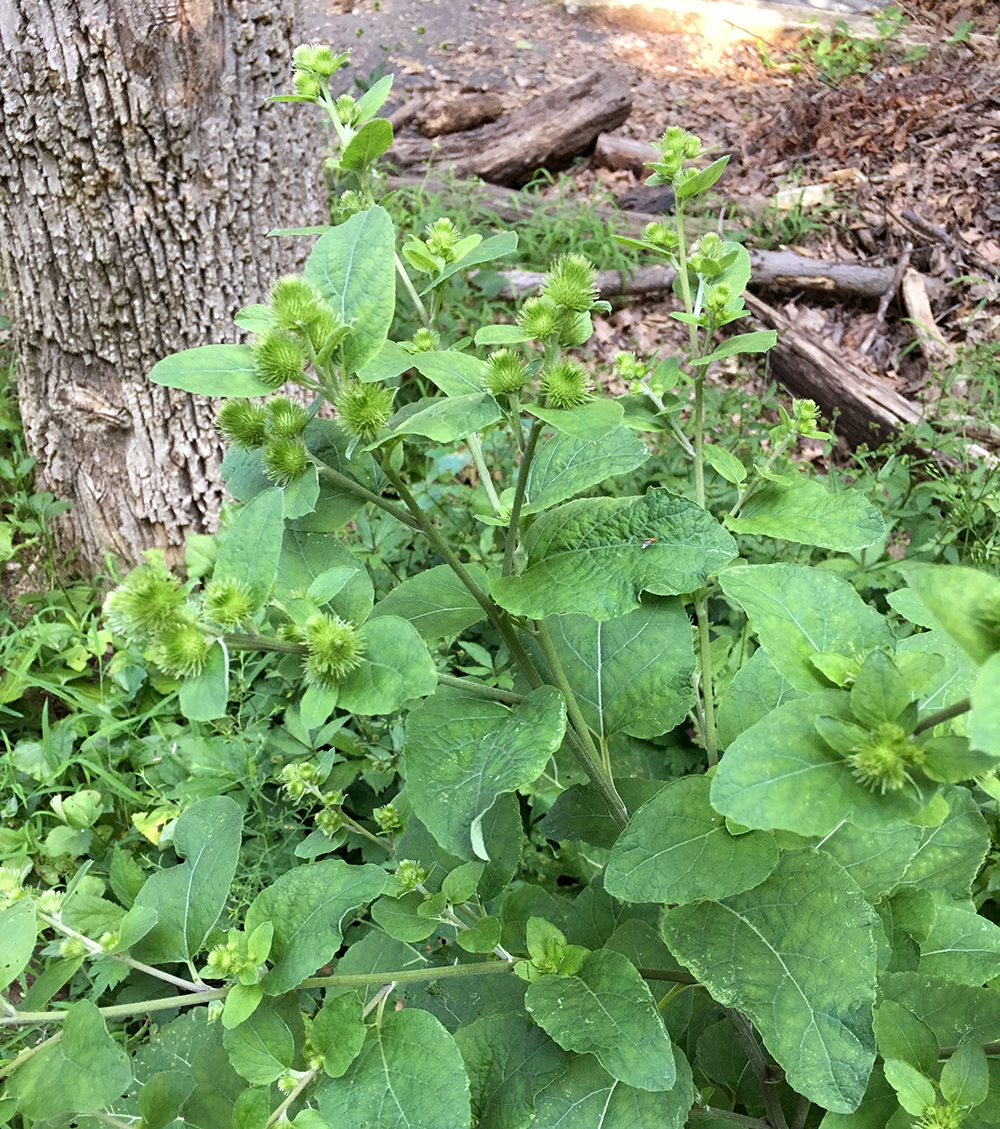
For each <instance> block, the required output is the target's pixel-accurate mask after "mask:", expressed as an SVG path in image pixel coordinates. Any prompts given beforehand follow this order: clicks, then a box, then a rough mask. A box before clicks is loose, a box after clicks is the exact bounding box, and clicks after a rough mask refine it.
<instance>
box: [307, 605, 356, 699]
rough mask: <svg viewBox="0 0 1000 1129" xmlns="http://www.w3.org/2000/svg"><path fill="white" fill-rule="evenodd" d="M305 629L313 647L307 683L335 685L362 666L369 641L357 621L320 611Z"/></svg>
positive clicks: (309, 658)
mask: <svg viewBox="0 0 1000 1129" xmlns="http://www.w3.org/2000/svg"><path fill="white" fill-rule="evenodd" d="M303 632H304V634H305V637H306V646H307V647H308V648H309V654H308V655H307V657H306V661H305V676H306V681H307V682H309V683H313V684H316V685H318V686H335V685H336V684H337V682H339V681H340V679H341V678H343V677H344V675H346V674H349V673H350V672H351V671H352V670H354V669H355V668H356V667H358V666H360V665H361V659H362V656H363V655H364V652H365V644H364V640H363V638H362V637H361V631H360V629H359V628H358V627H356V626H355V625H354V624H353V623H347V622H345V621H344V620H342V619H341V618H340V617H339V616H337V615H324V614H323V613H322V612H320V613H317V614H316V615H313V616H310V617H309V619H307V620H306V623H305V626H304V628H303Z"/></svg>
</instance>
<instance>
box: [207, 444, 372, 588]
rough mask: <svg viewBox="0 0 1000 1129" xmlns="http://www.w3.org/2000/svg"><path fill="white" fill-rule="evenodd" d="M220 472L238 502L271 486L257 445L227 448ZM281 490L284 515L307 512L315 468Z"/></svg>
mask: <svg viewBox="0 0 1000 1129" xmlns="http://www.w3.org/2000/svg"><path fill="white" fill-rule="evenodd" d="M220 471H221V474H222V481H223V482H225V484H226V489H227V490H228V491H229V493H230V494H232V496H233V497H234V498H235V499H236V500H237V501H239V502H250V501H252V500H253V499H254V498H256V497H257V495H258V494H263V493H264V491H266V490H273V489H274V483H273V482H272V481H271V479H270V478H268V476H267V473H266V471H265V470H264V458H263V454H262V450H261V448H260V447H254V448H252V449H248V448H246V447H235V446H234V447H230V448H229V450H228V451H226V456H225V458H224V459H223V460H222V466H221V468H220ZM281 493H282V494H283V496H284V499H283V500H284V516H285V517H286V518H288V519H289V520H293V519H298V518H304V517H305V516H306V515H307V514H311V513H312V512H313V510H315V508H316V503H317V502H318V501H319V495H320V487H319V475H318V473H317V471H316V468H315V467H314V466H309V467H307V468H306V472H305V474H304V475H303V476H302V477H301V478H300V479H299V480H298V481H297V482H295V483H293V484H292V485H291V486H287V487H285V489H284V490H282V492H281ZM362 504H363V503H362V502H361V500H360V499H358V506H357V509H360V508H361V506H362ZM355 512H357V511H355ZM331 528H333V527H331ZM189 575H190V573H189Z"/></svg>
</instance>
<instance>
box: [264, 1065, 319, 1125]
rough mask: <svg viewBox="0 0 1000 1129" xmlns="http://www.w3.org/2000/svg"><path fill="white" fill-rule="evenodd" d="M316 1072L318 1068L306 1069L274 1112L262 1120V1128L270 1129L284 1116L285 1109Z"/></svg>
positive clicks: (288, 1107)
mask: <svg viewBox="0 0 1000 1129" xmlns="http://www.w3.org/2000/svg"><path fill="white" fill-rule="evenodd" d="M318 1073H319V1071H318V1070H315V1069H313V1070H307V1071H306V1072H305V1074H303V1075H302V1077H301V1078H300V1079H299V1080H298V1082H296V1083H295V1088H294V1089H293V1090H292V1092H291V1093H290V1094H289V1095H288V1097H287V1098H285V1100H284V1101H283V1102H282V1103H281V1105H279V1106H278V1108H277V1109H276V1110H275V1111H274V1113H272V1114H271V1116H270V1117H269V1118H268V1119H267V1121H265V1122H264V1129H270V1127H271V1126H272V1125H274V1124H275V1122H278V1121H280V1120H281V1119H282V1117H284V1116H285V1112H286V1110H288V1109H290V1108H291V1105H292V1103H293V1102H294V1101H295V1099H296V1098H297V1097H298V1096H299V1094H301V1093H302V1091H303V1090H304V1089H305V1088H306V1086H308V1085H309V1083H310V1082H311V1081H312V1080H313V1079H314V1078H315V1077H316V1075H317V1074H318Z"/></svg>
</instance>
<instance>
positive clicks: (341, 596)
mask: <svg viewBox="0 0 1000 1129" xmlns="http://www.w3.org/2000/svg"><path fill="white" fill-rule="evenodd" d="M331 568H350V569H354V572H353V573H352V574H351V576H350V578H349V579H348V581H347V583H346V584H345V585H344V587H343V588H341V589H340V590H339V591H338V592H336V593H335V594H334V595H333V596H331V597H330V600H329V607H330V609H331V610H332V611H334V612H336V613H337V615H339V616H340V618H341V619H346V620H349V621H350V622H351V623H359V624H360V623H364V622H365V620H366V619H367V618H368V616H369V614H370V612H371V610H372V605H373V603H374V602H375V589H374V588H373V587H372V582H371V578H370V577H369V575H368V570H367V569H366V568H365V566H364V565H363V564H362V563H361V561H360V560H358V558H357V557H356V556H355V555H354V554H353V553H352V552H351V551H350V549H348V548H347V547H346V546H345V545H341V543H340V542H339V541H337V540H335V539H334V538H333V537H328V536H326V535H325V534H322V533H303V532H301V531H299V530H294V529H289V530H286V531H285V536H284V538H283V540H282V545H281V557H280V558H279V560H278V578H277V583H276V584H275V589H274V594H275V596H276V597H277V598H278V599H279V600H289V599H296V598H304V597H306V596H307V595H308V592H309V589H310V586H311V585H312V583H313V581H315V580H316V578H317V577H319V576H322V575H323V574H324V573H326V572H329V570H330V569H331Z"/></svg>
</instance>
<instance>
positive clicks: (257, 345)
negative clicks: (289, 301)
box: [253, 329, 305, 388]
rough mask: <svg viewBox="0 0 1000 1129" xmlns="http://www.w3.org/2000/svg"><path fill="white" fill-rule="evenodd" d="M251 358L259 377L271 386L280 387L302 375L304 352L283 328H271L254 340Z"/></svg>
mask: <svg viewBox="0 0 1000 1129" xmlns="http://www.w3.org/2000/svg"><path fill="white" fill-rule="evenodd" d="M253 360H254V368H255V369H256V370H257V375H258V376H259V377H260V379H261V380H262V381H263V382H264V383H265V384H268V385H270V386H271V387H272V388H280V387H281V386H282V384H287V383H288V381H290V380H298V379H299V377H300V376H301V375H302V363H303V361H304V360H305V354H304V353H303V352H302V350H301V349H300V348H299V346H298V345H297V344H296V342H295V341H294V340H293V339H292V338H291V337H289V335H288V334H287V333H286V332H285V331H284V330H281V329H272V330H269V331H268V332H267V333H262V334H261V335H260V336H259V337H258V338H257V340H256V341H255V342H254V344H253Z"/></svg>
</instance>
